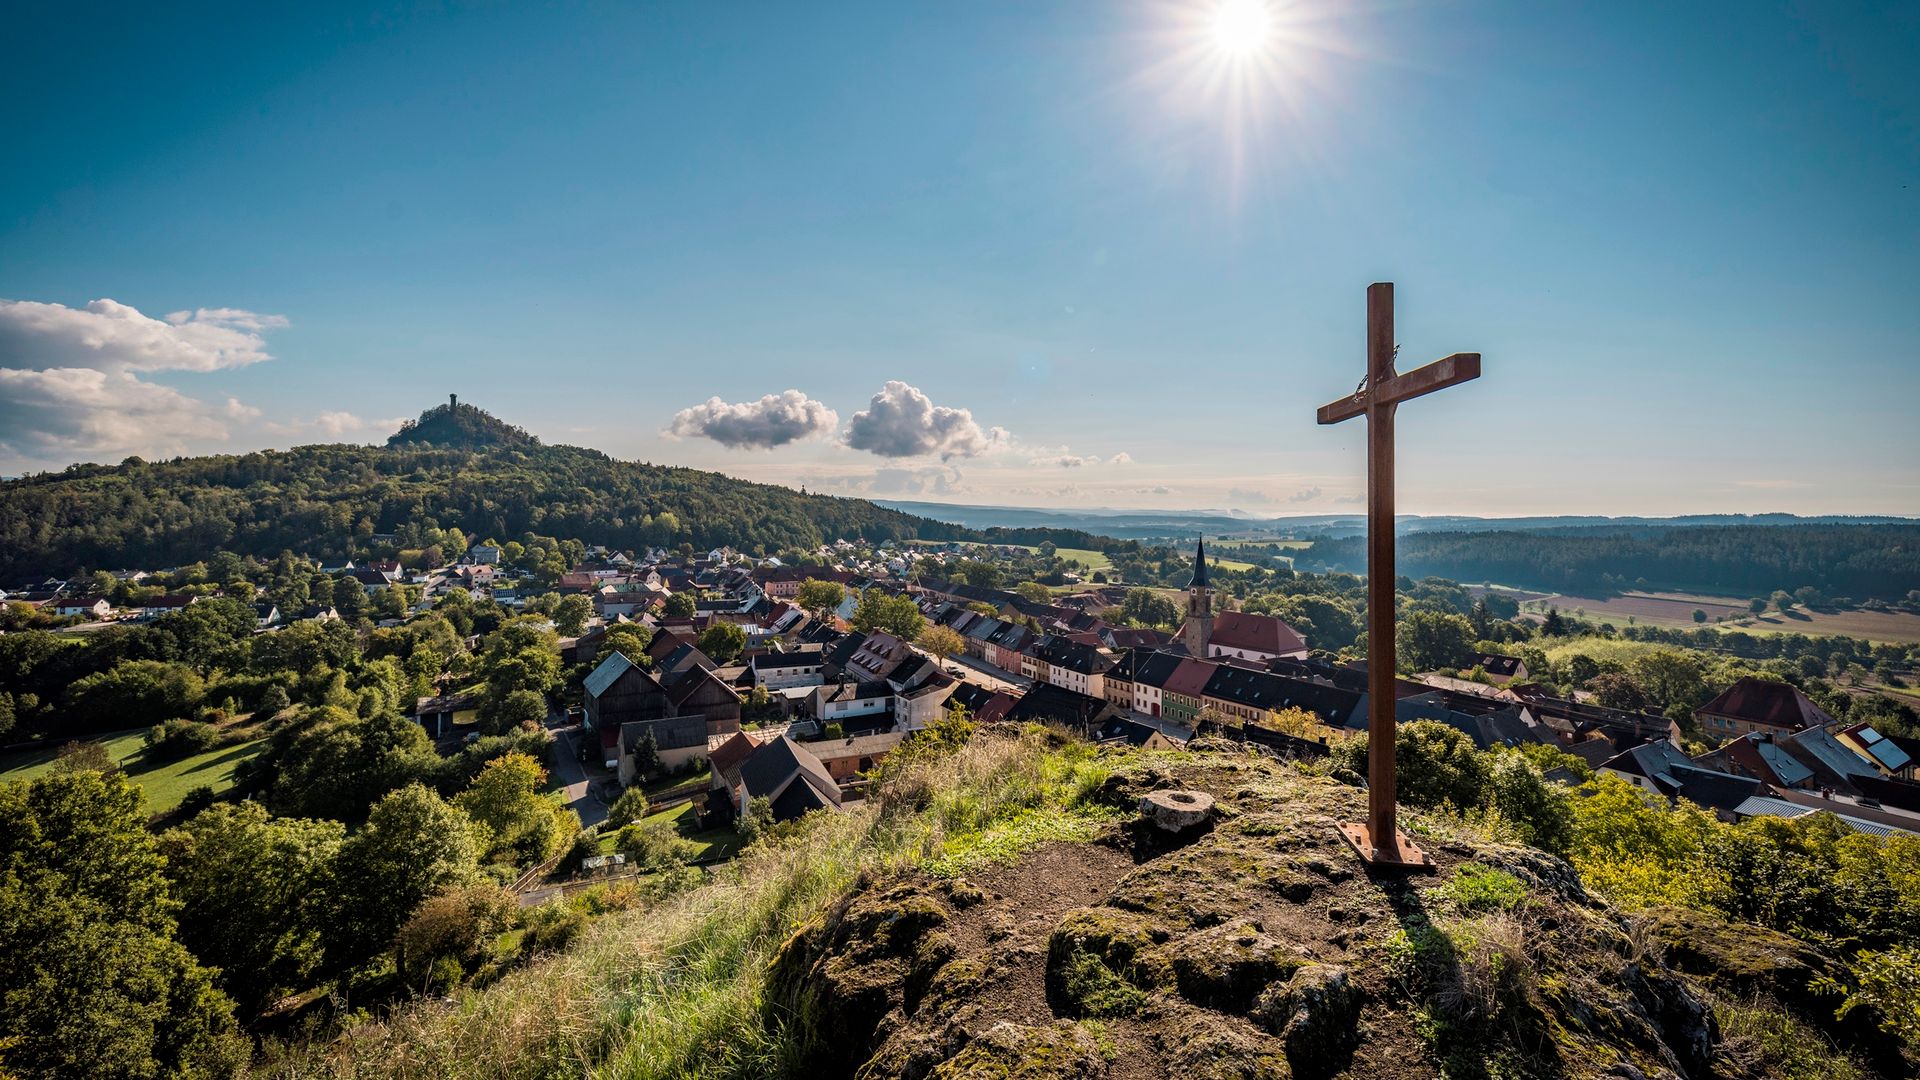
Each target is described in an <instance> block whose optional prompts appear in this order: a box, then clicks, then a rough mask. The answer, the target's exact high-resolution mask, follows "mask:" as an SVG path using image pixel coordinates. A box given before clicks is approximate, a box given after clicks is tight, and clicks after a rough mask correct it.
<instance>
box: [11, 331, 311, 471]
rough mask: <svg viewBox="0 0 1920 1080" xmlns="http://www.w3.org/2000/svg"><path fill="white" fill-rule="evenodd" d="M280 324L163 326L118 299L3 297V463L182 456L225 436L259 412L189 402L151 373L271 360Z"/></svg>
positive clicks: (236, 404) (229, 403)
mask: <svg viewBox="0 0 1920 1080" xmlns="http://www.w3.org/2000/svg"><path fill="white" fill-rule="evenodd" d="M286 325H287V320H286V319H285V318H284V317H282V316H279V315H261V314H257V313H255V312H251V311H242V310H240V309H238V308H201V309H199V310H197V311H178V312H174V313H173V314H171V315H168V316H167V317H166V318H164V319H156V318H153V317H151V316H149V315H145V314H142V313H141V312H140V311H139V310H138V309H136V308H133V307H130V306H128V305H126V304H122V303H119V302H118V301H115V300H109V299H101V300H95V301H93V302H92V303H90V304H88V305H87V306H85V307H84V308H70V307H67V306H66V305H64V304H47V303H40V302H37V301H32V300H5V299H0V455H5V456H6V457H7V458H10V459H22V458H25V459H34V460H39V461H62V460H73V459H74V458H75V457H78V456H116V455H125V454H130V453H169V454H172V453H185V452H186V450H187V447H188V443H189V442H190V441H191V440H203V439H224V438H226V437H227V436H228V434H229V429H230V425H231V424H232V423H234V422H236V421H245V420H250V419H253V418H254V417H257V416H258V415H259V412H258V410H256V409H253V408H252V407H250V406H247V405H243V404H241V403H240V402H238V401H235V400H233V399H231V398H229V399H227V400H226V402H224V403H219V402H210V401H202V400H200V399H198V398H193V397H189V396H188V395H186V394H183V393H181V392H180V391H178V390H176V389H174V388H173V387H170V386H164V385H161V384H158V383H153V382H149V381H147V380H145V379H143V378H141V375H143V374H147V373H152V372H164V371H183V372H209V371H220V370H224V369H228V368H237V367H244V366H246V365H249V364H257V363H260V362H261V361H264V360H270V359H272V356H271V355H270V354H269V353H268V352H267V349H266V339H265V337H264V336H263V332H264V331H267V330H272V329H278V328H280V327H284V326H286Z"/></svg>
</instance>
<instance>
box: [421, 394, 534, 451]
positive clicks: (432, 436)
mask: <svg viewBox="0 0 1920 1080" xmlns="http://www.w3.org/2000/svg"><path fill="white" fill-rule="evenodd" d="M387 445H388V446H440V447H451V448H454V449H459V450H493V449H498V448H500V447H507V446H538V445H540V440H539V439H536V438H534V437H533V436H532V435H529V434H528V433H527V431H526V429H524V428H518V427H515V426H513V425H512V424H509V423H507V422H506V421H504V420H501V419H499V418H498V417H496V416H494V415H493V414H492V413H490V412H487V411H486V410H485V409H480V408H476V407H475V406H472V405H462V404H460V398H459V395H457V394H456V395H449V396H448V398H447V403H446V404H445V405H436V406H434V407H433V408H431V409H428V410H427V411H426V412H423V413H421V414H420V419H418V420H409V421H407V422H406V423H404V424H401V425H400V430H399V431H396V432H394V433H393V434H392V435H391V436H389V437H388V439H387Z"/></svg>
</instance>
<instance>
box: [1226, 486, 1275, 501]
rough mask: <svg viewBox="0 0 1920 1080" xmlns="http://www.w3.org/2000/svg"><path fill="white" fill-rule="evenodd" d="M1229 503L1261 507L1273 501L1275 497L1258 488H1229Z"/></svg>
mask: <svg viewBox="0 0 1920 1080" xmlns="http://www.w3.org/2000/svg"><path fill="white" fill-rule="evenodd" d="M1227 501H1228V502H1234V503H1241V504H1253V505H1260V504H1264V503H1270V502H1272V501H1273V496H1272V495H1269V494H1267V493H1266V492H1264V491H1261V490H1259V489H1257V488H1228V489H1227Z"/></svg>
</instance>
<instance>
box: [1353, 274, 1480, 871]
mask: <svg viewBox="0 0 1920 1080" xmlns="http://www.w3.org/2000/svg"><path fill="white" fill-rule="evenodd" d="M1395 352H1396V348H1395V345H1394V336H1393V284H1392V283H1391V282H1375V283H1374V284H1372V285H1369V286H1368V287H1367V377H1366V379H1365V380H1364V381H1362V383H1361V384H1360V389H1359V390H1357V391H1356V392H1355V393H1354V395H1353V396H1352V397H1351V398H1346V399H1342V400H1340V401H1336V402H1333V403H1332V404H1330V405H1324V406H1322V407H1321V408H1320V412H1319V421H1320V423H1322V424H1337V423H1339V422H1341V421H1343V420H1351V419H1353V418H1354V417H1357V416H1364V417H1366V418H1367V822H1366V824H1364V825H1360V824H1344V825H1341V826H1340V835H1341V837H1342V838H1343V839H1345V840H1346V841H1347V843H1348V844H1349V845H1351V846H1352V847H1353V849H1354V851H1355V852H1356V853H1357V854H1358V855H1359V856H1360V858H1361V860H1362V861H1364V862H1366V863H1367V864H1368V865H1369V866H1375V867H1381V868H1388V869H1394V868H1397V869H1410V870H1431V869H1432V868H1433V863H1432V862H1431V861H1430V860H1428V858H1427V857H1426V855H1425V854H1424V853H1423V852H1421V850H1420V849H1419V848H1417V847H1415V846H1414V845H1413V844H1412V843H1411V842H1409V841H1408V840H1407V838H1406V837H1405V836H1402V835H1401V834H1400V830H1399V827H1398V820H1397V819H1398V813H1397V806H1396V803H1395V797H1396V788H1397V778H1396V776H1395V773H1394V728H1395V719H1394V705H1395V698H1394V658H1395V656H1396V651H1395V647H1394V589H1393V583H1394V576H1395V575H1394V567H1393V525H1394V520H1393V518H1394V510H1393V495H1394V491H1393V418H1394V412H1395V411H1396V410H1397V409H1398V407H1399V404H1400V402H1402V401H1406V400H1408V399H1410V398H1415V397H1419V396H1421V395H1422V394H1430V393H1432V392H1433V391H1435V390H1439V389H1442V388H1444V387H1448V386H1453V385H1455V384H1457V383H1463V382H1466V381H1468V380H1469V379H1477V378H1479V377H1480V354H1479V353H1455V354H1453V355H1452V356H1449V357H1447V358H1445V359H1443V360H1438V361H1435V362H1434V363H1431V364H1428V365H1426V366H1425V367H1421V368H1416V369H1414V370H1413V371H1410V372H1407V373H1406V374H1404V375H1402V374H1400V373H1398V372H1396V371H1395V370H1394V366H1393V361H1394V353H1395Z"/></svg>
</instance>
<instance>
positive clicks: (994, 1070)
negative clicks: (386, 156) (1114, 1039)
mask: <svg viewBox="0 0 1920 1080" xmlns="http://www.w3.org/2000/svg"><path fill="white" fill-rule="evenodd" d="M1106 1068H1107V1063H1106V1061H1105V1059H1104V1058H1102V1057H1101V1055H1100V1048H1099V1046H1098V1045H1097V1044H1096V1043H1095V1042H1094V1040H1093V1037H1092V1036H1091V1035H1089V1034H1088V1033H1087V1031H1086V1029H1084V1028H1082V1027H1081V1026H1080V1025H1078V1024H1075V1023H1071V1022H1068V1021H1059V1022H1056V1023H1053V1024H1050V1025H1047V1026H1045V1027H1039V1026H1029V1025H1024V1024H1014V1023H1008V1022H1004V1021H1003V1022H1001V1023H998V1024H995V1025H994V1026H992V1027H991V1028H988V1029H987V1030H986V1031H985V1032H982V1033H981V1035H980V1036H979V1037H978V1038H976V1039H974V1040H973V1041H972V1042H970V1043H968V1044H967V1047H966V1049H964V1050H962V1051H960V1052H959V1053H958V1054H956V1055H954V1056H953V1058H951V1059H950V1060H948V1061H946V1062H943V1063H942V1064H941V1065H940V1066H939V1067H938V1068H936V1069H934V1070H933V1074H932V1080H1082V1078H1084V1080H1092V1078H1093V1077H1097V1076H1100V1075H1102V1074H1104V1073H1105V1072H1106Z"/></svg>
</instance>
